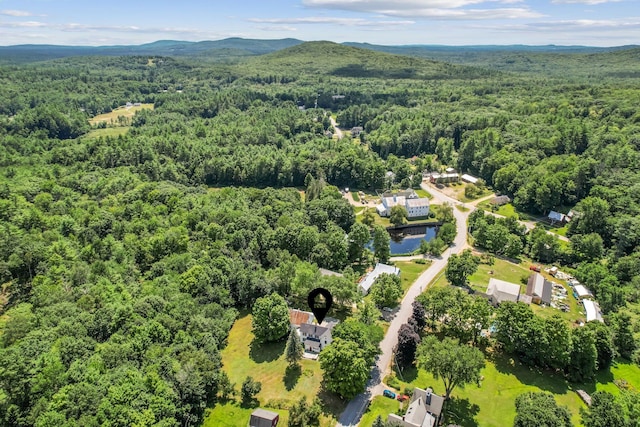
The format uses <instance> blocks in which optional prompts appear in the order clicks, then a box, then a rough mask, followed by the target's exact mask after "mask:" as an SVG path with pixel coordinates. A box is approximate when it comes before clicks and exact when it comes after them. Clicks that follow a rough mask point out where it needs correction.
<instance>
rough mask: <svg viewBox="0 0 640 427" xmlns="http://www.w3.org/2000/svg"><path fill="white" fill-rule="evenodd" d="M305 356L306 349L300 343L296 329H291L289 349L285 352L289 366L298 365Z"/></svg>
mask: <svg viewBox="0 0 640 427" xmlns="http://www.w3.org/2000/svg"><path fill="white" fill-rule="evenodd" d="M303 354H304V348H303V346H302V342H301V341H300V336H299V335H298V331H296V330H295V328H291V331H290V332H289V339H288V340H287V348H286V350H285V358H286V359H287V362H289V365H297V364H298V362H299V361H300V359H301V358H302V355H303Z"/></svg>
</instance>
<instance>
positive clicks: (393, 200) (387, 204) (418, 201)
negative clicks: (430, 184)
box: [376, 190, 429, 218]
mask: <svg viewBox="0 0 640 427" xmlns="http://www.w3.org/2000/svg"><path fill="white" fill-rule="evenodd" d="M381 201H382V203H380V204H379V205H378V206H376V210H377V211H378V215H380V216H389V215H391V208H393V207H394V206H398V205H400V206H403V207H404V208H405V209H406V210H407V217H409V218H420V217H426V216H428V215H429V199H427V198H424V197H418V195H417V194H416V192H415V191H413V190H407V191H403V192H401V193H398V194H393V195H389V196H384V195H383V196H382V197H381Z"/></svg>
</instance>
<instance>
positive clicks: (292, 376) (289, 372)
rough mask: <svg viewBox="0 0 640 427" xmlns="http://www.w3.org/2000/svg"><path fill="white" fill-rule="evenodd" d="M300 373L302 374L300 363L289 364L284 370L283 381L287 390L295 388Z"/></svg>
mask: <svg viewBox="0 0 640 427" xmlns="http://www.w3.org/2000/svg"><path fill="white" fill-rule="evenodd" d="M300 375H302V367H301V366H300V365H298V364H295V365H287V369H285V371H284V377H282V382H284V387H285V388H286V389H287V391H291V390H293V388H294V387H295V386H296V384H297V383H298V379H299V378H300Z"/></svg>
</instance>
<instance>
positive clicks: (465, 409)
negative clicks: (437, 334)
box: [360, 355, 640, 427]
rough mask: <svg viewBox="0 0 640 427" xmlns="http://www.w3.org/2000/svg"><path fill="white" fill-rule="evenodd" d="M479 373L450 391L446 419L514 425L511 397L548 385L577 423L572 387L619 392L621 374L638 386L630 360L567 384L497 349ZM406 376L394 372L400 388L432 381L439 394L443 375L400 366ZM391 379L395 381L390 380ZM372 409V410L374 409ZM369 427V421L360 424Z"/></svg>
mask: <svg viewBox="0 0 640 427" xmlns="http://www.w3.org/2000/svg"><path fill="white" fill-rule="evenodd" d="M481 374H482V375H483V377H484V379H483V380H482V381H481V383H480V385H479V386H478V385H475V384H474V385H469V386H467V387H465V388H464V389H461V388H457V389H455V390H454V391H453V394H452V400H451V401H450V402H449V403H448V404H447V407H446V408H445V414H446V415H445V416H446V419H445V422H446V423H455V424H459V425H461V426H463V427H502V426H508V425H513V419H514V418H515V398H516V397H517V396H518V395H520V394H522V393H524V392H528V391H548V392H551V393H553V394H554V395H555V398H556V401H557V402H558V404H560V405H563V406H566V407H567V408H568V409H569V410H570V411H571V414H572V421H573V423H574V424H575V425H577V426H578V425H580V416H579V413H580V408H585V407H586V406H585V405H584V403H583V402H582V400H581V399H580V397H579V396H578V395H577V394H576V393H575V391H574V390H578V389H583V390H585V391H587V392H588V393H593V392H594V391H596V390H606V391H609V392H612V393H619V390H618V388H617V387H616V385H615V384H614V383H613V381H614V380H617V379H624V380H626V381H627V382H628V383H629V384H631V385H632V386H633V387H635V388H636V389H637V388H638V387H639V386H640V367H638V366H636V365H631V364H617V365H615V366H614V367H612V369H611V371H610V372H602V373H600V374H599V375H598V377H597V378H596V381H595V382H593V383H590V384H580V385H575V384H570V383H569V382H567V381H566V380H565V379H564V378H563V377H562V376H561V375H557V374H555V373H552V372H546V371H538V370H535V369H530V368H529V367H527V366H524V365H522V364H521V363H519V362H518V361H514V360H513V359H510V358H508V357H505V356H502V355H498V356H496V357H493V358H492V360H487V364H486V366H485V368H484V369H483V370H482V372H481ZM404 379H405V380H406V382H405V381H399V380H398V379H397V378H396V382H397V383H398V384H397V385H399V386H400V388H404V387H406V386H409V387H420V388H425V387H432V388H433V389H434V391H435V392H436V393H439V394H442V393H443V392H444V387H443V385H442V380H436V379H434V378H433V376H432V375H431V374H429V373H427V372H426V371H424V370H422V369H417V370H416V369H415V368H413V369H405V370H404ZM394 385H395V384H394ZM387 409H388V408H387V407H379V406H377V405H373V404H372V406H371V408H370V412H371V413H372V414H371V417H369V418H367V422H369V420H371V422H372V421H373V420H375V417H376V416H377V415H378V413H379V412H381V411H386V410H387ZM374 411H377V412H376V413H375V415H374V414H373V412H374ZM360 425H361V426H363V427H369V426H370V425H371V424H365V423H361V424H360Z"/></svg>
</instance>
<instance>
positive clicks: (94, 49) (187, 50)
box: [0, 37, 303, 62]
mask: <svg viewBox="0 0 640 427" xmlns="http://www.w3.org/2000/svg"><path fill="white" fill-rule="evenodd" d="M300 43H303V42H302V40H297V39H292V38H287V39H274V40H257V39H242V38H238V37H233V38H227V39H223V40H214V41H201V42H189V41H178V40H158V41H155V42H152V43H146V44H141V45H130V46H126V45H123V46H58V45H34V44H25V45H14V46H0V60H2V61H3V62H36V61H46V60H51V59H57V58H66V57H70V56H135V55H153V56H180V57H189V56H192V57H215V56H216V54H217V53H222V54H223V56H229V55H231V56H238V57H242V56H252V55H264V54H266V53H269V52H274V51H276V50H281V49H285V48H287V47H291V46H295V45H297V44H300ZM213 59H215V58H213Z"/></svg>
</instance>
